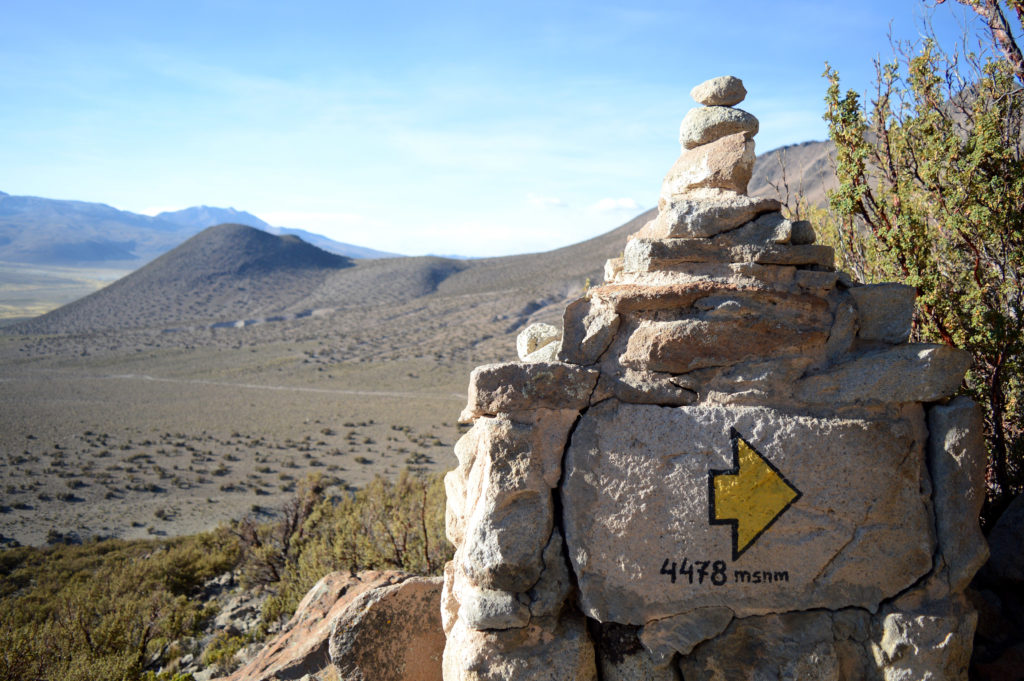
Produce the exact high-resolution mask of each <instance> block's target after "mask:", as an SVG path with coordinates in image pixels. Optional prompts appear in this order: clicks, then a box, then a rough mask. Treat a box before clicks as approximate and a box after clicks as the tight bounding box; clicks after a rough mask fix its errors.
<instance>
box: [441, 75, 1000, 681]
mask: <svg viewBox="0 0 1024 681" xmlns="http://www.w3.org/2000/svg"><path fill="white" fill-rule="evenodd" d="M691 94H692V95H693V97H694V99H695V100H696V101H697V102H699V103H700V104H702V105H703V106H702V107H699V108H695V109H693V110H691V111H690V112H689V113H688V114H687V115H686V117H685V118H684V120H683V123H682V129H681V131H680V142H681V143H682V147H683V149H682V154H681V155H680V157H679V159H678V161H676V163H675V165H673V166H672V169H671V170H669V172H668V175H667V176H666V177H665V180H664V182H663V184H662V189H661V195H660V197H659V200H658V208H659V212H658V216H657V217H656V218H655V219H654V220H652V221H651V222H649V223H648V224H647V225H645V226H644V227H643V228H642V229H641V230H640V231H639V232H637V233H636V234H634V235H632V236H631V237H630V239H629V241H628V242H627V244H626V247H625V251H624V253H623V256H622V257H621V258H616V259H613V260H610V261H609V262H608V264H607V265H606V268H605V283H604V284H603V285H601V286H599V287H596V288H594V289H591V290H590V291H588V292H587V293H586V295H585V296H584V297H583V298H580V299H578V300H575V301H574V302H572V303H570V304H569V305H568V306H567V308H566V310H565V315H564V326H563V329H562V330H561V331H559V330H558V329H556V328H554V327H551V326H549V325H535V326H534V327H530V328H529V329H527V330H526V331H524V332H523V334H521V336H520V338H519V342H518V344H517V345H518V349H519V353H520V359H521V361H520V362H512V363H504V364H491V365H487V366H481V367H478V368H477V369H475V370H474V371H473V373H472V376H471V378H470V385H469V404H468V406H467V407H466V409H465V411H464V412H463V414H462V420H463V421H464V422H471V423H472V424H473V426H472V429H471V430H469V432H468V433H467V434H466V435H465V436H464V437H462V439H460V440H459V442H458V443H457V444H456V446H455V453H456V455H457V456H458V459H459V466H458V468H457V469H456V470H454V471H452V472H451V473H449V474H448V476H447V477H446V478H445V484H446V488H447V494H448V506H447V533H448V537H449V538H450V539H451V541H452V542H453V543H454V545H455V546H456V548H457V550H456V553H455V558H454V560H453V561H451V562H450V563H449V564H448V565H447V567H446V569H445V581H444V591H443V594H442V601H441V609H442V621H443V626H444V631H445V635H446V637H447V643H446V647H445V653H444V678H445V679H446V681H470V680H472V681H484V680H487V681H491V680H498V679H502V680H509V681H511V680H512V679H516V680H517V681H524V680H532V679H558V680H562V679H573V680H576V679H579V680H583V679H597V678H600V679H602V681H617V680H620V679H622V680H624V679H631V680H632V679H636V680H639V679H666V680H668V679H679V678H685V679H686V681H697V680H699V679H749V678H773V679H774V678H786V679H822V680H824V679H827V680H840V679H842V680H846V679H849V680H851V681H852V680H855V679H856V680H861V679H925V678H928V679H966V678H967V666H968V662H969V658H970V651H971V641H972V637H973V632H974V627H975V623H976V615H975V613H974V611H973V609H972V608H971V606H970V605H969V603H968V602H967V600H966V598H965V596H964V589H965V587H966V586H967V583H968V582H969V581H970V579H971V577H972V575H973V574H974V573H975V571H976V570H977V569H978V568H979V567H980V566H981V564H982V563H983V562H984V561H985V559H986V557H987V546H986V544H985V541H984V539H983V537H982V535H981V533H980V530H979V528H978V522H977V518H978V512H979V509H980V506H981V503H982V498H983V474H984V461H985V458H984V457H985V455H984V444H983V441H982V439H981V438H982V436H981V432H982V425H981V417H980V413H979V411H978V409H977V407H976V405H974V403H972V402H971V401H970V400H968V399H966V398H963V397H958V398H955V399H950V398H951V396H952V395H954V393H955V392H956V391H957V389H958V387H959V386H960V384H961V381H962V379H963V376H964V373H965V372H966V370H967V368H968V366H969V363H970V358H969V356H968V355H967V354H966V353H963V352H961V351H959V350H956V349H953V348H950V347H947V346H944V345H926V344H918V343H908V338H909V335H910V329H911V316H912V312H913V304H914V290H913V289H912V288H910V287H907V286H902V285H897V284H877V285H870V286H864V285H859V284H856V283H854V282H853V281H851V280H850V278H849V277H848V276H846V275H845V274H843V273H840V272H837V271H836V270H835V268H834V265H833V253H832V250H831V249H830V248H829V247H826V246H822V245H816V244H815V243H814V241H815V235H814V230H813V229H812V227H811V225H810V224H809V223H807V222H802V221H791V220H788V219H786V218H785V217H783V215H782V214H781V213H780V212H779V211H780V208H781V206H780V204H779V203H778V202H777V201H775V200H773V199H766V198H754V197H750V196H747V195H746V189H747V183H748V181H749V180H750V175H751V171H752V167H753V163H754V142H753V139H752V138H753V136H754V135H755V134H756V133H757V130H758V122H757V119H756V118H754V117H753V116H752V115H750V114H749V113H747V112H745V111H742V110H740V109H737V108H734V107H735V105H736V104H739V103H740V102H741V101H742V100H743V98H744V96H745V95H746V90H745V89H744V87H743V84H742V82H741V81H740V80H739V79H737V78H733V77H722V78H715V79H713V80H710V81H708V82H706V83H703V84H701V85H699V86H697V87H696V88H694V90H693V92H692V93H691Z"/></svg>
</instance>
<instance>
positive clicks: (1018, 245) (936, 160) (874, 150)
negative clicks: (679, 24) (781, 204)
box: [823, 0, 1024, 526]
mask: <svg viewBox="0 0 1024 681" xmlns="http://www.w3.org/2000/svg"><path fill="white" fill-rule="evenodd" d="M958 2H959V4H961V5H964V6H967V7H970V8H971V9H972V10H974V11H975V12H977V13H978V14H979V15H980V16H981V17H982V19H983V20H982V21H981V22H980V26H982V27H983V28H982V29H981V31H982V32H983V34H984V35H986V36H987V37H986V38H981V39H979V40H978V42H977V46H976V50H977V51H972V50H971V45H972V43H973V42H974V41H973V40H972V39H971V37H970V36H969V35H966V34H965V35H964V36H963V39H962V40H959V41H956V42H955V43H954V44H953V45H952V46H951V49H950V50H949V51H947V50H946V49H944V48H943V47H941V46H940V45H939V44H938V42H937V41H936V39H935V37H934V35H933V34H932V32H931V30H930V29H928V30H926V31H925V34H924V38H923V40H921V41H920V42H919V43H897V44H896V45H895V46H894V47H895V55H894V57H893V59H892V60H891V61H890V62H888V63H882V62H876V80H875V88H874V90H875V92H874V96H873V99H872V100H871V101H870V102H869V103H862V102H861V101H860V97H859V95H858V94H857V93H856V92H854V91H851V90H847V91H846V92H845V93H843V92H842V91H841V90H840V87H839V75H838V73H837V72H836V71H835V70H834V69H832V68H831V67H828V68H827V69H826V71H825V76H826V77H827V78H828V81H829V88H828V93H827V95H826V100H825V101H826V105H827V111H826V113H825V120H826V121H827V122H828V125H829V136H830V137H831V138H832V141H833V142H835V145H836V175H837V178H838V180H839V186H838V188H837V189H836V190H835V191H833V192H831V193H830V195H829V201H830V207H831V209H832V211H833V213H834V214H835V215H836V218H837V219H836V221H834V222H833V223H832V224H826V225H825V229H824V230H823V234H824V236H825V241H826V242H829V241H831V242H832V243H835V244H836V245H837V246H838V249H837V255H838V256H839V259H840V262H841V263H842V264H843V266H844V267H845V268H846V269H849V270H851V271H852V272H853V273H854V274H855V275H856V276H857V278H858V279H860V280H862V281H865V282H872V281H885V280H896V281H901V282H903V283H905V284H909V285H910V286H913V287H914V288H915V289H916V290H917V306H916V314H915V316H914V336H915V338H916V339H918V340H926V341H931V342H935V343H944V344H946V345H951V346H955V347H958V348H961V349H963V350H966V351H968V352H970V353H971V355H972V358H973V363H972V365H971V368H970V371H969V372H968V374H967V377H966V379H965V382H964V388H965V389H966V392H968V393H969V394H970V395H971V396H972V397H973V398H974V399H975V400H976V401H977V402H978V403H979V404H980V405H981V407H982V409H983V411H984V414H985V427H986V433H985V434H986V444H987V448H988V455H989V466H988V473H987V487H988V489H987V500H986V506H985V509H984V510H983V513H982V518H983V520H984V521H985V522H986V524H987V525H989V526H990V525H991V523H992V522H994V520H995V519H996V518H997V517H998V516H999V514H1000V513H1001V512H1002V510H1003V509H1004V508H1005V507H1006V506H1007V505H1008V504H1009V502H1010V500H1011V499H1012V498H1013V497H1014V496H1015V495H1017V494H1019V493H1020V492H1021V491H1022V490H1024V416H1022V415H1024V409H1022V405H1024V136H1022V134H1021V133H1022V130H1024V89H1022V87H1021V86H1022V85H1024V55H1022V53H1021V48H1020V46H1019V45H1018V43H1017V37H1016V36H1018V35H1020V32H1021V31H1022V30H1024V5H1022V4H1021V3H1020V2H1006V3H1003V4H1005V5H1006V6H1007V8H1012V9H1013V10H1014V14H1015V15H1016V18H1017V22H1014V23H1017V27H1016V29H1015V27H1014V26H1012V25H1010V23H1009V22H1007V20H1006V15H1005V14H1004V12H1003V9H1002V8H1001V6H1000V5H1001V3H1000V2H998V1H997V0H958ZM937 4H939V3H937ZM965 30H966V28H965ZM1014 30H1016V31H1017V33H1016V34H1015V33H1014Z"/></svg>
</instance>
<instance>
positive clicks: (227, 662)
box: [202, 631, 253, 674]
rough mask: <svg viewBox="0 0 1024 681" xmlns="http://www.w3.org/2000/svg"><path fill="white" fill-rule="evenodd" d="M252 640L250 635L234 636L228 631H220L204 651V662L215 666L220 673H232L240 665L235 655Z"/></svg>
mask: <svg viewBox="0 0 1024 681" xmlns="http://www.w3.org/2000/svg"><path fill="white" fill-rule="evenodd" d="M252 641H253V638H252V636H249V635H244V636H233V635H232V634H230V633H228V632H227V631H218V632H217V633H216V634H214V637H213V641H211V642H210V644H209V645H208V646H206V650H204V651H203V658H202V660H203V664H205V665H207V666H210V667H213V668H214V669H215V670H216V671H217V673H218V674H230V673H231V672H233V671H234V670H235V668H236V667H238V663H237V662H236V661H235V655H236V654H237V653H238V651H239V650H241V649H242V648H244V647H245V646H247V645H249V644H250V643H252Z"/></svg>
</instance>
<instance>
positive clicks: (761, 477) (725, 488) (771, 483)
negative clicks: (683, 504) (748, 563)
mask: <svg viewBox="0 0 1024 681" xmlns="http://www.w3.org/2000/svg"><path fill="white" fill-rule="evenodd" d="M732 448H733V468H732V469H730V470H725V471H711V473H710V475H709V476H708V488H709V489H708V491H709V497H710V499H709V501H710V504H709V506H710V508H709V511H710V514H709V515H710V521H711V524H712V525H732V559H733V560H737V559H738V558H739V557H740V556H741V555H743V552H744V551H746V550H747V549H748V548H750V546H751V545H752V544H753V543H754V542H755V541H757V539H758V537H760V536H761V535H762V534H764V531H765V530H767V529H768V528H769V527H771V526H772V523H774V522H775V521H776V520H778V518H779V516H781V515H782V514H783V513H784V512H785V511H786V509H787V508H789V507H790V506H792V505H793V502H795V501H796V500H797V499H799V498H800V495H801V493H800V491H799V490H798V489H797V488H796V487H794V486H793V485H791V484H790V483H789V481H788V480H786V478H785V477H784V476H783V475H782V473H781V472H780V471H779V469H777V468H776V467H775V466H773V465H772V464H771V462H770V461H768V459H766V458H764V456H762V455H761V454H760V453H759V452H758V451H757V450H756V449H754V448H753V447H752V446H751V445H750V443H748V442H747V441H746V440H744V439H743V438H742V437H741V436H740V434H739V432H738V431H736V430H735V429H733V430H732Z"/></svg>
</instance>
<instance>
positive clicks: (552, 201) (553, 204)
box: [526, 194, 569, 208]
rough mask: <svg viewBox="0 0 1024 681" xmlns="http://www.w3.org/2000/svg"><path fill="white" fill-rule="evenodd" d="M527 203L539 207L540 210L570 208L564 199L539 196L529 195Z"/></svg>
mask: <svg viewBox="0 0 1024 681" xmlns="http://www.w3.org/2000/svg"><path fill="white" fill-rule="evenodd" d="M526 202H527V203H528V204H530V205H531V206H537V207H538V208H568V207H569V204H567V203H566V202H565V201H563V200H562V199H559V198H556V197H554V196H540V195H539V194H527V195H526Z"/></svg>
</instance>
